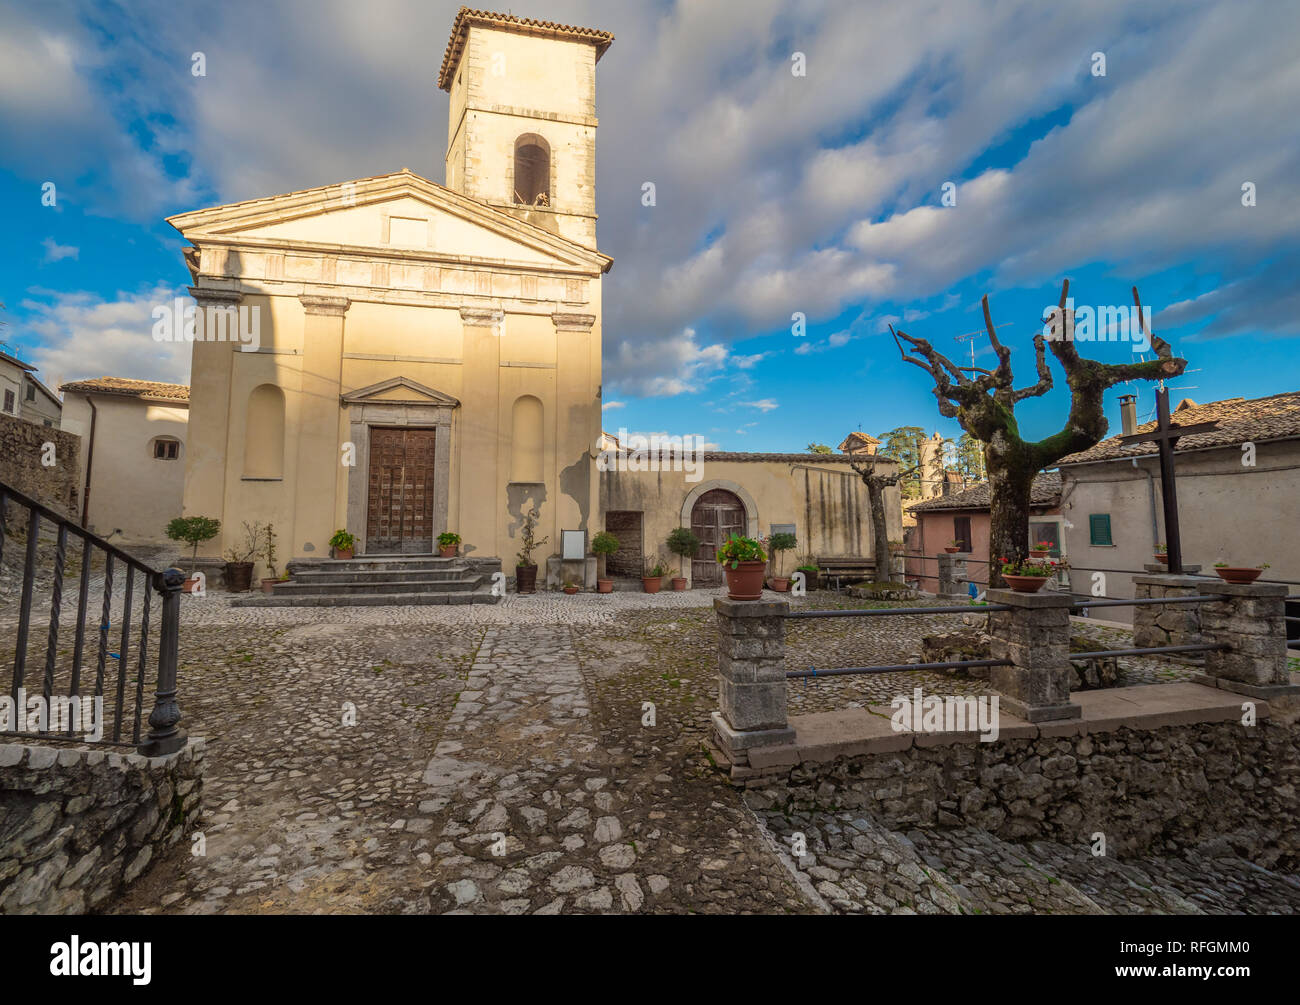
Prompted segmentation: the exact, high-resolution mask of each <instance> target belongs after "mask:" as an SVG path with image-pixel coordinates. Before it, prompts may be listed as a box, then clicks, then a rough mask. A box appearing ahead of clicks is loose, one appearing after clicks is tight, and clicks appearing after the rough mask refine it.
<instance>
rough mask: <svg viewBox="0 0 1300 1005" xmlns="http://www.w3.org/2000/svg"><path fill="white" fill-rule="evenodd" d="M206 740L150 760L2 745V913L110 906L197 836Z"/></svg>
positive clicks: (72, 911) (58, 911) (102, 752)
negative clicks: (168, 852) (168, 851)
mask: <svg viewBox="0 0 1300 1005" xmlns="http://www.w3.org/2000/svg"><path fill="white" fill-rule="evenodd" d="M202 791H203V741H202V740H190V741H189V743H188V744H187V745H186V746H185V747H184V748H182V749H181V750H179V751H177V752H176V753H175V754H171V755H168V756H166V757H153V758H149V757H143V756H141V755H140V754H120V753H110V752H108V751H105V750H88V749H85V748H73V747H62V748H60V747H54V746H38V745H27V744H18V743H14V744H6V745H0V914H80V913H84V912H86V911H89V910H94V909H95V908H97V907H100V906H102V905H103V904H104V903H105V901H107V900H108V899H109V898H110V897H111V896H113V895H114V894H115V893H116V892H118V891H119V890H120V889H122V888H123V887H124V886H125V885H126V884H128V883H130V882H132V881H133V880H134V879H135V878H136V877H137V876H139V875H140V874H141V873H142V872H143V871H144V870H145V867H146V866H148V865H149V863H150V862H151V861H153V860H154V859H155V858H157V857H158V855H159V854H160V853H161V851H162V850H163V849H164V848H166V847H167V846H169V845H172V844H174V843H176V842H177V841H179V840H181V839H182V838H183V837H184V836H185V835H187V834H188V833H189V832H190V830H191V829H192V828H193V825H194V821H195V820H196V818H197V816H198V810H199V805H200V800H201V798H202Z"/></svg>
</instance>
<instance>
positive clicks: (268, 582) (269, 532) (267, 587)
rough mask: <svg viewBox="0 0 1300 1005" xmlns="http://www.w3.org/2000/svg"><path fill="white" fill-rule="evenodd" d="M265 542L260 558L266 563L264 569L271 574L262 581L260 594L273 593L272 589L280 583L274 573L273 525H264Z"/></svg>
mask: <svg viewBox="0 0 1300 1005" xmlns="http://www.w3.org/2000/svg"><path fill="white" fill-rule="evenodd" d="M263 540H264V541H265V542H266V543H265V544H264V545H263V546H262V558H263V559H265V561H266V568H267V570H268V571H269V572H270V573H271V575H270V576H268V577H266V578H265V579H263V580H262V592H263V593H274V592H275V590H274V589H273V587H274V586H275V584H276V583H278V582H279V581H280V577H279V576H278V575H277V574H276V571H275V526H274V524H269V523H268V524H267V525H266V534H265V535H264V536H263Z"/></svg>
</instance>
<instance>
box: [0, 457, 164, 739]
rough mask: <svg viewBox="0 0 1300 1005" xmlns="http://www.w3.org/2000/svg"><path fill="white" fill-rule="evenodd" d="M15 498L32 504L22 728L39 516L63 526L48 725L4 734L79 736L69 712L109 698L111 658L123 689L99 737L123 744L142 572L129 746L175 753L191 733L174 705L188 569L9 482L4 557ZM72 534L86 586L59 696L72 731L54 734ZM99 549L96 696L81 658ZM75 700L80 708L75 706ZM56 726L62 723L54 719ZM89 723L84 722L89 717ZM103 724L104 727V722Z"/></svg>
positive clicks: (17, 674) (47, 682)
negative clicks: (132, 547) (154, 632)
mask: <svg viewBox="0 0 1300 1005" xmlns="http://www.w3.org/2000/svg"><path fill="white" fill-rule="evenodd" d="M10 501H13V502H15V503H17V504H18V505H20V506H24V507H26V508H27V511H28V516H27V546H26V548H25V550H24V556H23V572H22V592H21V596H20V600H19V611H18V632H17V642H16V646H15V650H14V661H13V679H12V684H11V692H10V697H11V700H12V702H13V707H14V709H15V713H16V714H15V723H14V725H15V726H16V727H20V726H25V725H26V721H25V713H26V703H25V702H20V701H19V697H20V694H21V693H22V692H23V691H24V690H25V684H26V677H27V649H28V641H29V639H30V633H31V628H32V601H33V594H34V593H35V583H36V566H37V559H38V550H37V545H38V543H39V539H40V534H41V520H42V519H45V520H47V521H49V522H51V523H53V524H54V526H55V527H56V528H57V536H56V543H55V552H54V581H53V584H52V586H51V591H50V614H49V626H48V630H47V642H46V650H45V665H44V673H43V675H42V678H41V696H42V698H43V699H44V703H45V710H46V718H45V720H44V722H43V723H42V728H41V729H39V730H36V731H31V730H26V729H22V728H15V729H13V730H9V729H6V728H4V727H6V726H7V725H8V723H0V734H3V735H9V736H22V737H31V738H34V739H43V740H50V739H62V740H71V739H75V738H76V737H75V735H74V722H73V716H72V715H71V710H72V709H73V708H74V707H75V708H77V709H78V710H81V709H82V707H83V706H82V702H83V701H84V700H86V699H92V700H94V699H98V701H99V702H102V701H103V699H104V697H105V695H104V685H105V677H106V675H107V659H108V657H110V656H112V657H113V658H114V659H116V660H117V664H118V666H117V687H116V695H115V696H114V699H113V701H114V716H113V729H112V738H111V739H104V738H102V737H101V739H100V741H98V742H107V743H110V744H124V743H127V742H128V741H124V740H123V738H122V727H123V718H124V714H125V711H126V676H127V672H128V664H129V657H130V647H131V640H132V635H131V612H132V597H133V591H134V585H135V579H136V575H135V574H136V572H139V573H141V574H142V575H143V577H144V582H145V586H144V589H145V593H144V598H143V605H142V616H141V624H140V628H139V653H138V655H137V657H136V658H137V667H136V673H137V677H136V686H135V695H134V699H135V710H134V716H133V720H134V721H133V723H132V728H131V738H130V741H129V744H130V745H133V746H135V747H136V748H137V749H138V750H139V752H140V753H142V754H147V755H150V756H157V755H161V754H169V753H172V752H174V751H176V750H179V749H180V748H181V747H182V746H184V744H185V742H186V737H185V734H184V733H182V732H181V731H180V729H179V723H180V718H181V714H180V709H179V707H178V706H177V704H176V667H177V659H178V649H179V638H180V600H181V586H182V584H183V583H184V581H185V574H184V573H183V572H181V571H180V570H179V569H168V570H166V571H165V572H159V571H158V570H156V569H153V568H151V567H150V566H148V565H147V564H145V563H144V562H142V561H140V560H139V559H138V558H135V557H134V556H132V555H130V554H128V553H127V552H125V551H123V550H122V549H120V548H118V547H115V546H114V545H112V544H110V543H109V542H108V541H105V540H104V539H103V538H101V537H99V536H98V535H96V534H93V533H91V532H90V531H88V530H86V529H85V528H82V527H78V526H77V525H76V524H75V523H73V522H72V521H71V520H70V519H68V518H67V517H64V516H61V515H60V514H59V513H57V512H55V511H54V510H52V509H50V508H49V507H48V506H45V505H44V504H42V503H40V502H38V501H37V500H35V499H33V498H31V497H30V496H28V495H26V494H25V493H23V492H20V491H18V490H17V489H14V488H12V487H11V486H9V485H6V484H4V483H3V482H0V556H3V554H4V545H5V540H6V538H7V536H8V509H9V503H10ZM69 535H76V536H77V537H79V538H81V540H82V549H81V577H80V591H79V594H78V599H77V614H76V635H75V639H74V642H73V655H72V670H71V676H70V683H71V687H70V689H69V691H70V693H69V694H68V695H62V696H59V700H60V701H61V702H65V704H62V705H60V708H61V709H67V710H68V711H69V718H68V723H67V727H68V728H67V729H66V730H64V731H62V732H55V731H54V730H51V729H50V728H49V727H50V725H51V723H50V721H49V717H48V716H49V713H50V711H51V710H52V708H53V707H54V706H53V705H52V703H51V699H52V698H54V697H55V696H54V694H53V691H54V683H55V674H56V664H57V657H58V653H59V629H60V619H61V616H62V607H63V573H64V568H65V564H66V561H67V549H68V538H69ZM95 549H98V550H100V551H102V552H103V553H104V556H105V558H104V585H103V588H102V592H101V595H102V607H101V611H100V617H99V626H98V629H99V648H98V654H97V658H96V662H95V677H94V689H93V691H92V692H91V693H90V694H87V695H82V694H81V688H82V679H81V671H82V662H83V658H84V656H85V634H86V622H87V611H88V606H89V599H90V563H91V558H92V555H93V553H94V550H95ZM115 560H120V561H121V562H122V563H124V564H125V566H126V584H125V593H124V596H123V614H122V630H121V637H120V643H119V646H118V649H119V652H117V653H110V652H109V646H110V642H109V630H110V628H111V627H112V626H111V624H110V621H109V617H110V612H111V610H112V592H113V573H114V562H115ZM154 591H157V592H158V593H159V594H160V595H161V597H162V611H161V619H160V625H159V635H158V647H157V690H156V691H155V694H154V705H153V709H152V711H151V712H150V714H149V733H148V736H147V737H144V738H142V737H141V729H142V725H143V723H142V719H143V713H144V700H145V699H144V681H145V676H146V673H147V670H148V655H149V616H150V608H151V600H152V597H153V592H154ZM73 702H75V703H76V704H75V706H74V704H73ZM55 725H57V723H56V724H55ZM83 725H84V722H83ZM99 725H100V727H102V726H103V722H102V719H101V722H100V724H99ZM85 739H86V742H97V741H95V740H94V739H92V738H90V737H86V738H85Z"/></svg>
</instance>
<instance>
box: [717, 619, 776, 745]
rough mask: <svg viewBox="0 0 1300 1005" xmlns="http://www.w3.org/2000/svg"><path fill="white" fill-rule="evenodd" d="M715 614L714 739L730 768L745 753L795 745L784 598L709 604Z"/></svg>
mask: <svg viewBox="0 0 1300 1005" xmlns="http://www.w3.org/2000/svg"><path fill="white" fill-rule="evenodd" d="M713 609H714V610H715V611H716V612H717V615H718V706H719V711H717V712H714V713H713V739H714V742H715V743H716V744H717V745H718V748H719V749H720V750H721V751H722V752H723V753H724V754H725V755H726V756H727V758H728V759H729V760H730V761H731V763H732V764H733V765H746V764H748V763H749V751H750V750H751V749H753V748H754V747H767V746H773V745H780V744H789V743H793V742H794V730H793V729H791V728H790V727H789V725H788V724H787V722H786V698H785V694H786V691H785V688H786V683H785V616H786V614H788V613H789V611H790V605H789V604H788V603H787V602H786V601H784V600H728V599H727V598H725V597H718V598H716V599H715V600H714V601H713Z"/></svg>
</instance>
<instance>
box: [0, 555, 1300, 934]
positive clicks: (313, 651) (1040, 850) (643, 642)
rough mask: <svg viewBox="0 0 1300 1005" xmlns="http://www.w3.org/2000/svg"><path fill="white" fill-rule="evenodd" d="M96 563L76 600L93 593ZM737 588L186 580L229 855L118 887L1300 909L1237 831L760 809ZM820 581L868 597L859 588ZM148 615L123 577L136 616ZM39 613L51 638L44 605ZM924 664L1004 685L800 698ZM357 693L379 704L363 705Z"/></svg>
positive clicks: (209, 821) (914, 632)
mask: <svg viewBox="0 0 1300 1005" xmlns="http://www.w3.org/2000/svg"><path fill="white" fill-rule="evenodd" d="M94 582H95V577H93V576H92V584H93V583H94ZM71 585H73V586H74V591H73V593H72V594H71V595H69V594H68V593H65V599H64V610H65V612H67V611H70V610H71V609H73V607H72V605H74V604H75V583H73V584H71ZM94 588H95V587H93V586H92V589H94ZM713 595H714V593H713V592H712V591H709V592H706V591H691V592H687V593H676V594H675V593H661V594H658V595H655V596H647V595H645V594H637V593H616V594H611V595H606V596H599V595H594V594H582V595H579V596H575V597H566V596H564V595H562V594H538V595H536V596H532V597H518V596H514V595H511V596H509V597H507V598H505V601H504V602H503V603H502V604H500V605H496V606H475V607H458V608H383V607H378V608H352V609H347V608H343V609H293V608H287V609H253V608H245V609H236V608H230V607H229V606H228V600H229V597H228V596H227V595H225V594H221V593H217V592H214V593H212V594H211V595H209V596H208V597H207V598H202V599H199V598H188V597H187V598H184V601H183V625H184V630H183V636H182V647H181V666H180V681H181V692H180V699H181V704H182V709H183V711H184V714H185V717H186V721H185V725H186V728H187V729H188V730H189V732H190V733H191V734H192V735H195V736H205V737H207V739H208V743H209V746H208V751H209V753H208V759H207V777H206V782H205V785H206V790H205V798H204V804H205V813H204V816H203V818H202V819H201V821H200V831H201V833H202V838H203V847H202V849H201V850H202V851H203V852H204V854H202V855H195V854H192V851H193V850H195V849H193V848H191V847H189V846H184V847H177V848H175V849H173V850H172V851H171V852H170V853H169V854H168V855H166V856H164V857H163V858H162V859H161V860H160V861H159V862H158V863H157V864H156V865H155V866H154V867H153V868H152V869H151V870H150V871H149V872H148V873H147V874H146V875H145V876H144V877H142V879H141V880H140V881H138V882H137V883H136V884H135V885H134V886H133V887H132V888H131V889H130V890H129V891H128V892H127V893H126V894H125V896H124V897H123V898H122V899H120V900H119V901H118V902H117V903H116V904H115V905H114V906H113V908H112V910H113V911H115V912H119V913H135V912H162V913H219V912H263V913H273V912H294V913H296V912H398V913H423V912H450V911H457V912H463V913H554V912H564V913H573V912H581V913H606V912H681V913H684V912H701V913H704V912H714V913H718V912H727V913H733V912H779V913H785V912H795V913H807V912H817V911H832V912H838V911H860V912H863V913H880V912H888V911H907V910H913V911H918V912H921V911H954V912H963V911H964V912H968V913H977V912H979V913H998V912H1012V911H1035V912H1039V911H1044V912H1045V911H1059V912H1066V911H1068V912H1094V911H1108V912H1109V911H1115V912H1130V911H1176V912H1194V911H1198V910H1199V911H1249V910H1278V911H1288V912H1293V911H1294V910H1295V909H1296V907H1297V905H1300V897H1298V896H1297V892H1296V883H1295V880H1294V877H1283V876H1279V875H1277V874H1274V873H1268V872H1265V871H1263V870H1259V869H1257V868H1256V867H1254V866H1252V865H1250V864H1249V863H1246V862H1243V861H1242V860H1240V859H1234V858H1232V857H1231V856H1230V854H1229V853H1227V852H1225V853H1224V854H1225V857H1223V858H1215V857H1213V856H1209V855H1206V856H1202V857H1199V858H1189V859H1180V860H1145V859H1142V860H1126V861H1123V862H1116V861H1113V860H1107V859H1102V860H1098V859H1093V858H1092V857H1091V855H1089V854H1087V850H1086V849H1074V848H1063V847H1060V846H1053V845H1049V844H1044V843H1039V844H1033V845H1019V844H1014V843H1007V842H1001V841H999V840H997V839H996V838H993V837H992V836H990V835H989V834H987V833H985V832H982V831H975V830H954V831H929V832H909V833H906V834H903V833H899V832H895V831H890V830H888V829H887V828H885V827H883V826H880V825H879V824H877V823H875V822H873V821H870V820H866V819H863V818H860V817H845V816H844V815H842V814H838V813H836V812H834V811H827V812H825V813H822V814H818V815H817V817H816V819H812V818H809V819H806V820H804V819H786V818H785V817H784V816H782V815H781V814H780V813H777V812H775V811H773V810H761V811H759V812H757V813H755V812H753V811H751V810H750V809H749V808H748V807H747V806H746V805H745V802H744V799H743V796H742V794H741V793H740V792H739V791H737V790H735V789H732V788H731V787H729V786H728V785H726V784H725V783H724V782H723V781H722V779H721V777H720V776H719V775H718V773H717V772H715V771H714V770H713V767H712V765H711V764H710V763H709V760H708V756H707V755H706V754H705V753H704V751H703V748H702V744H701V741H702V740H703V739H704V737H705V734H706V727H707V722H708V713H709V711H710V710H711V709H712V708H713V707H714V705H715V700H716V696H715V690H716V678H715V666H716V638H715V635H714V617H713V614H712V611H711V605H712V599H713ZM95 596H97V593H96V594H95ZM118 596H119V598H120V592H119V594H118ZM796 603H812V604H815V605H817V606H826V607H848V606H859V602H857V601H850V600H848V599H847V598H840V597H838V596H835V595H831V594H815V595H814V596H813V597H811V598H809V599H808V600H807V601H796ZM38 604H39V597H38ZM39 610H41V608H40V607H39V606H38V611H39ZM65 616H66V615H65ZM120 616H121V613H120V599H119V601H118V603H117V604H116V605H115V612H114V615H113V618H114V621H115V622H116V621H117V620H119V619H120ZM14 620H15V612H14V611H13V608H12V607H11V606H9V605H7V604H0V644H9V640H11V639H12V631H13V624H14ZM43 623H44V622H43V619H41V620H38V621H37V622H36V624H37V625H38V626H43ZM137 623H138V622H137ZM952 625H953V619H952V618H950V617H944V616H938V615H936V616H932V617H927V616H908V617H900V618H879V619H873V620H872V621H870V622H864V621H861V620H859V619H853V620H827V621H810V622H802V623H799V624H797V625H793V626H792V629H791V632H790V638H789V652H790V656H789V663H790V666H792V667H797V666H806V665H809V661H816V665H826V666H832V665H834V666H846V665H864V664H866V663H885V662H889V663H893V662H907V661H909V660H915V659H916V658H917V657H918V653H919V638H920V636H921V635H922V634H928V633H930V632H935V631H942V630H945V629H946V628H949V627H952ZM155 627H156V619H155ZM1082 630H1084V631H1087V632H1089V633H1091V632H1093V631H1098V632H1105V633H1110V635H1111V636H1112V637H1111V638H1110V639H1109V641H1111V642H1113V643H1120V642H1122V641H1123V640H1124V635H1125V633H1124V632H1122V631H1118V632H1116V631H1114V630H1111V629H1105V628H1102V627H1101V626H1086V627H1085V628H1084V629H1082ZM38 635H39V636H40V638H39V640H37V639H36V638H35V637H36V636H38ZM33 636H34V639H33V642H32V646H33V649H32V653H33V657H32V658H33V659H36V658H37V651H38V650H40V653H41V654H42V655H43V646H44V632H43V627H42V628H41V629H40V630H39V631H34V632H33ZM1099 637H1100V636H1099ZM61 645H62V643H61ZM60 653H61V660H62V659H65V658H66V657H67V652H66V650H62V649H61V650H60ZM61 667H62V663H61ZM61 672H62V670H61ZM1125 672H1126V674H1127V673H1129V672H1130V670H1129V667H1128V666H1126V668H1125ZM1134 672H1137V673H1149V674H1151V675H1152V677H1153V679H1161V678H1162V676H1163V675H1164V674H1166V673H1170V672H1172V673H1183V672H1185V671H1182V670H1180V669H1179V668H1174V669H1173V670H1172V671H1171V670H1169V669H1168V668H1164V667H1159V666H1156V667H1154V668H1151V669H1144V668H1143V667H1141V666H1140V665H1135V671H1134ZM131 683H132V684H133V683H134V681H133V680H132V681H131ZM918 685H920V686H923V687H924V688H925V689H926V690H927V691H939V692H941V693H954V692H957V691H968V692H977V691H979V690H981V689H982V687H983V683H982V682H980V681H976V680H969V679H966V678H961V677H952V676H947V675H940V674H930V673H926V672H912V673H906V674H891V675H884V676H876V677H866V678H836V679H832V680H826V681H816V682H814V683H812V684H810V685H804V684H801V683H800V684H794V685H792V686H791V689H790V696H791V708H792V711H795V712H800V711H814V710H820V709H823V708H837V707H845V706H846V705H850V704H861V703H865V702H868V701H870V702H877V701H881V700H884V701H888V699H889V698H890V697H892V696H894V695H896V694H903V693H907V694H910V692H911V689H912V688H913V687H915V686H918ZM351 714H355V725H346V724H345V716H349V715H351ZM794 829H799V830H802V831H803V832H805V833H806V834H808V835H809V851H810V853H811V856H812V857H811V858H810V859H805V860H803V861H802V862H801V863H800V864H798V865H796V864H795V863H794V862H793V861H792V860H791V858H790V856H789V855H788V853H787V852H788V838H789V835H790V832H791V831H792V830H794Z"/></svg>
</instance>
